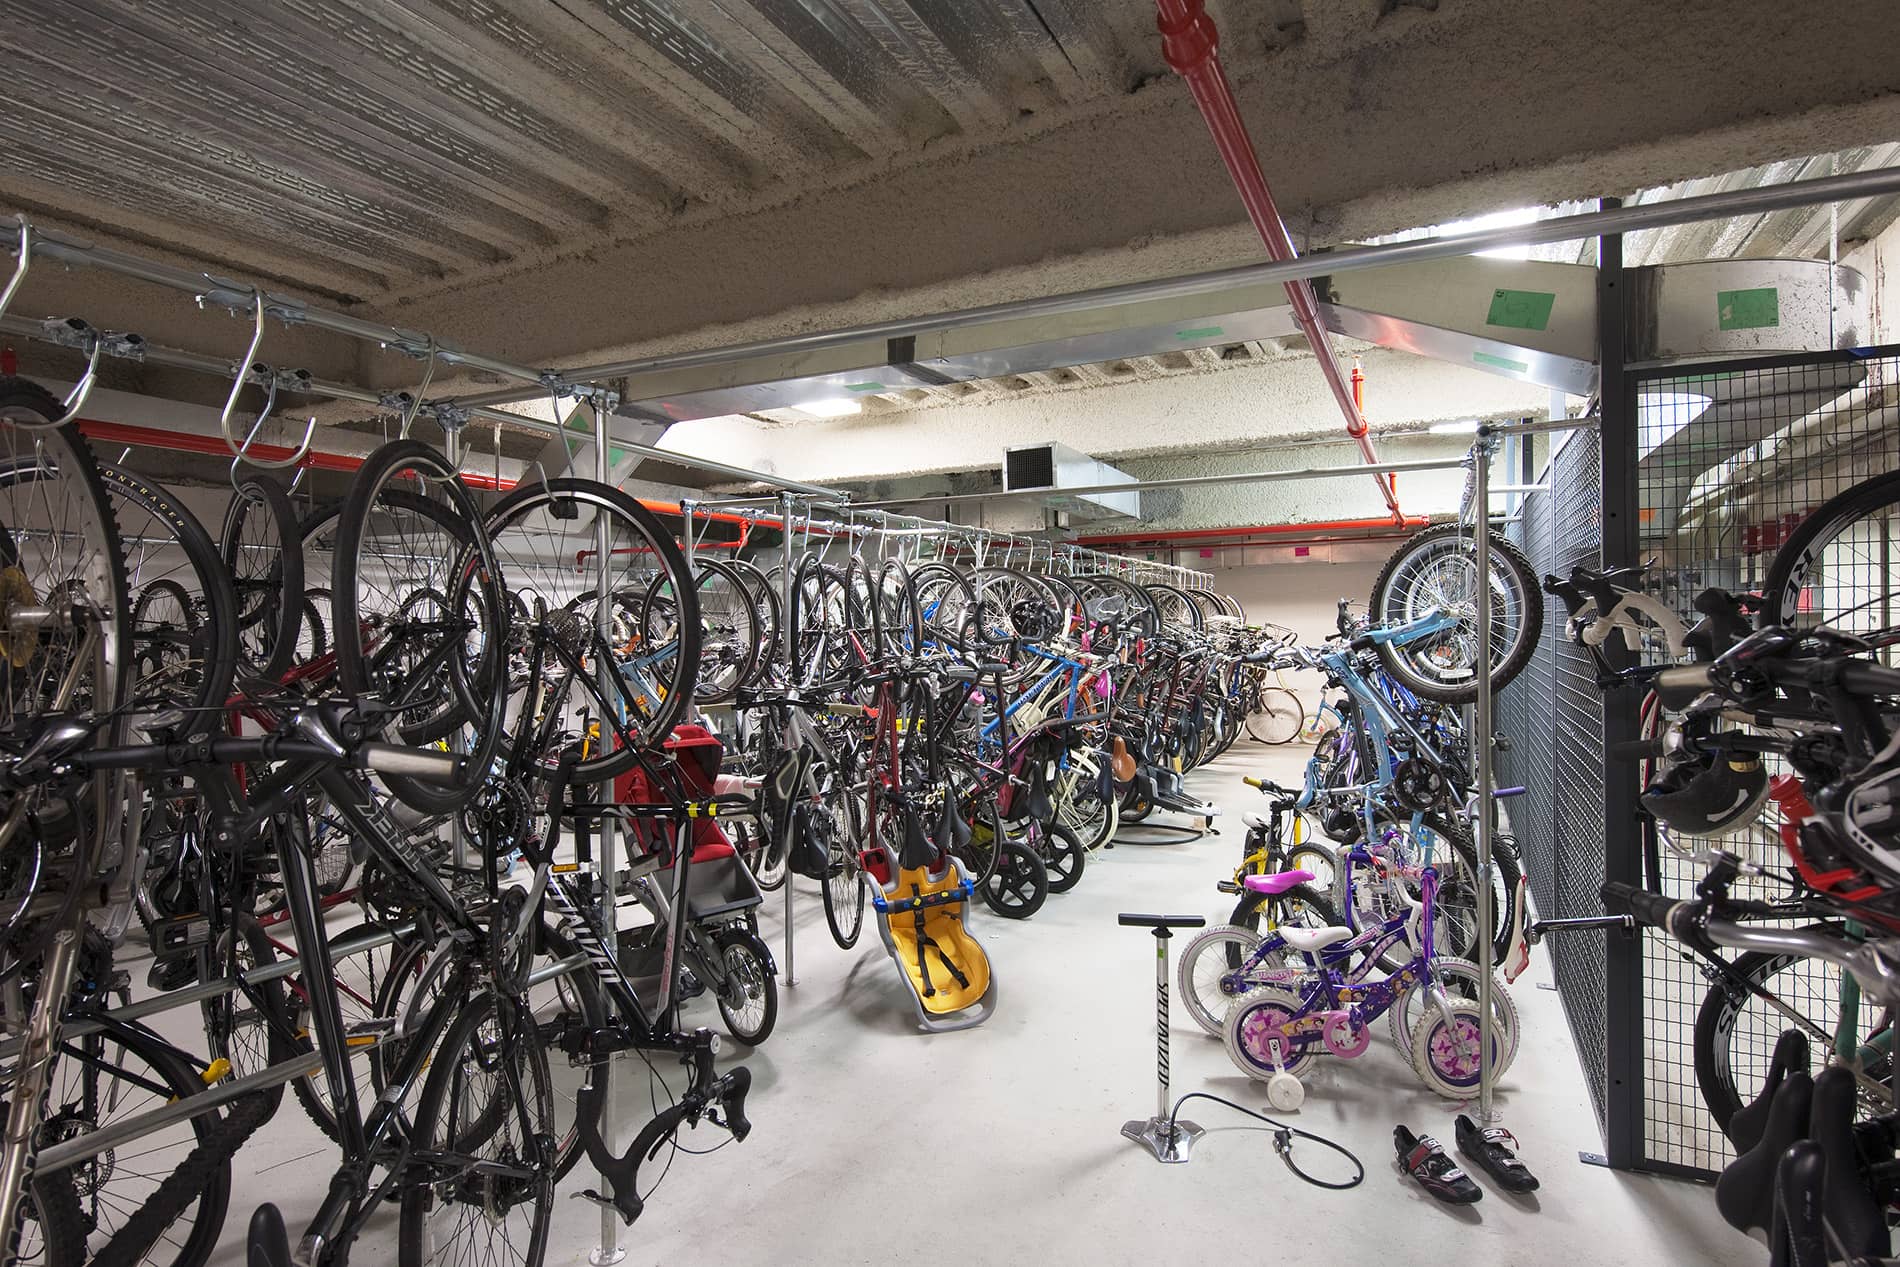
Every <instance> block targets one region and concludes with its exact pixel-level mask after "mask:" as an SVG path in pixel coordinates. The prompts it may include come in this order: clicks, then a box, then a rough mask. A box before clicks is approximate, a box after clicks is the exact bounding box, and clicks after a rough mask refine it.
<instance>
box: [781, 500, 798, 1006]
mask: <svg viewBox="0 0 1900 1267" xmlns="http://www.w3.org/2000/svg"><path fill="white" fill-rule="evenodd" d="M778 514H779V526H780V527H781V528H783V529H784V532H783V533H782V534H781V535H782V538H783V539H782V540H781V541H780V543H779V557H780V560H781V563H782V566H781V567H780V569H779V600H780V601H779V620H780V621H781V622H782V627H781V628H780V630H779V643H780V645H782V646H783V647H784V648H785V682H786V685H787V686H789V685H791V683H792V680H793V678H794V677H795V676H796V675H797V672H798V650H797V648H796V647H794V646H793V645H792V644H793V641H794V638H793V635H794V634H795V633H796V632H797V631H796V630H794V629H793V628H792V624H791V622H792V565H793V562H794V560H793V558H792V495H791V494H790V493H780V494H779V495H778ZM791 843H792V842H791V841H789V840H788V841H785V842H784V844H785V847H786V848H787V849H789V848H791ZM794 878H795V877H794V876H793V875H792V873H791V870H790V868H789V867H788V868H787V869H786V872H785V984H786V985H787V986H794V985H797V984H798V973H797V970H796V961H795V960H794V958H793V954H792V942H793V935H792V889H793V887H794V885H793V883H792V881H793V879H794Z"/></svg>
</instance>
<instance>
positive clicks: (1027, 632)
mask: <svg viewBox="0 0 1900 1267" xmlns="http://www.w3.org/2000/svg"><path fill="white" fill-rule="evenodd" d="M1009 623H1010V624H1011V625H1012V626H1014V627H1015V630H1016V636H1017V637H1018V638H1022V639H1024V640H1026V641H1029V642H1041V641H1043V640H1044V639H1046V638H1050V637H1053V636H1054V634H1055V632H1056V613H1055V612H1054V611H1053V610H1052V609H1051V608H1050V606H1049V604H1048V603H1046V602H1043V601H1041V600H1040V599H1034V598H1023V599H1018V600H1017V601H1016V602H1014V603H1011V604H1010V607H1009Z"/></svg>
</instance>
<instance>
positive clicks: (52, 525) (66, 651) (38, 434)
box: [0, 378, 131, 981]
mask: <svg viewBox="0 0 1900 1267" xmlns="http://www.w3.org/2000/svg"><path fill="white" fill-rule="evenodd" d="M62 412H63V411H62V410H61V408H60V404H59V402H58V401H57V400H54V399H53V397H52V396H51V395H49V394H48V393H47V392H46V391H45V390H44V389H42V388H40V387H39V386H38V385H36V384H33V383H29V382H27V381H26V380H24V379H17V378H0V735H4V736H5V737H6V738H7V739H8V741H9V743H11V744H14V745H18V746H20V747H24V746H25V745H26V744H27V743H29V742H31V740H32V738H33V736H34V735H35V733H36V732H37V731H38V729H39V726H40V724H41V721H42V719H44V718H45V717H46V716H47V715H48V714H50V713H54V712H59V713H64V714H66V715H67V716H68V717H72V718H75V719H77V720H80V721H84V720H86V719H88V718H93V717H103V716H107V715H111V714H114V713H116V711H117V710H118V709H119V707H120V706H121V705H122V704H123V703H124V702H125V699H126V689H127V684H128V682H129V679H130V676H131V675H130V673H129V672H127V671H126V665H127V663H128V655H127V652H128V650H129V648H130V645H131V642H130V627H129V626H130V616H131V604H130V602H129V600H128V598H127V594H126V580H125V557H124V554H123V552H122V550H121V544H120V537H119V530H118V524H117V521H116V516H115V515H114V514H113V510H112V505H111V502H110V501H109V500H108V498H107V496H106V493H105V489H104V487H103V485H102V483H101V481H100V478H99V471H98V467H97V465H96V464H95V463H94V461H93V457H92V453H91V451H90V450H89V449H87V447H86V442H85V440H84V439H82V438H81V437H80V434H79V431H78V429H77V428H75V427H61V428H59V429H57V430H47V429H45V425H44V424H45V423H46V422H47V421H48V420H49V419H53V418H57V417H59V416H60V414H61V413H62ZM16 423H18V424H21V425H15V424H16ZM29 428H31V429H29ZM42 606H44V607H48V608H52V609H56V610H57V611H59V612H61V613H64V612H67V611H79V612H83V613H84V615H83V618H81V619H79V620H64V619H61V620H58V621H56V622H55V623H51V624H47V625H40V624H37V623H36V624H32V625H29V626H26V627H24V628H22V629H19V630H17V631H16V630H15V629H14V628H13V627H12V621H11V619H10V618H9V617H8V616H7V613H9V612H11V611H14V610H16V609H31V608H38V607H42ZM125 729H126V722H125V721H124V719H123V718H119V719H116V720H114V721H112V722H110V723H108V724H106V725H105V726H104V727H102V728H101V729H100V730H99V732H98V733H97V735H96V737H95V739H94V742H95V743H96V744H97V745H99V746H101V747H106V746H111V745H114V744H117V743H119V742H121V741H122V738H123V735H124V732H125ZM120 785H121V780H119V779H118V778H116V777H100V778H95V779H93V780H91V781H90V782H89V783H87V784H81V785H79V786H78V787H77V788H74V787H71V786H66V785H53V784H36V785H35V786H32V787H28V788H25V789H22V790H20V791H17V792H12V793H7V794H4V795H0V821H7V820H10V819H12V818H14V817H15V816H16V815H17V816H21V817H22V818H24V820H25V822H26V823H27V824H28V825H29V830H26V831H17V832H15V833H14V834H13V836H12V838H11V840H10V841H9V842H8V843H7V844H6V845H5V847H4V848H0V981H4V980H6V979H8V978H11V977H12V976H14V975H16V974H17V973H18V972H19V971H20V969H21V967H22V966H23V965H24V964H26V963H29V962H31V961H33V960H35V959H36V958H37V957H38V956H39V955H40V953H41V952H43V951H44V950H45V948H46V946H47V945H48V944H49V943H50V941H51V938H52V936H53V934H54V933H55V932H56V931H57V930H59V929H61V928H65V927H69V926H70V917H71V915H72V910H73V906H74V904H75V903H76V902H77V901H78V900H79V896H80V894H81V893H82V892H83V891H84V890H85V889H86V887H87V886H88V885H89V884H90V882H91V880H92V879H93V877H94V874H95V872H96V871H97V869H98V865H99V861H100V859H101V857H102V856H103V851H104V849H105V846H106V841H107V839H108V838H109V837H111V836H116V828H117V825H118V824H117V822H116V817H117V815H118V814H119V813H121V812H122V810H121V807H119V806H118V805H117V804H116V803H115V800H114V791H115V789H117V788H118V787H119V786H120ZM53 895H57V896H58V898H59V900H58V901H56V902H51V903H47V902H41V903H39V904H37V906H36V905H35V901H34V899H35V898H36V896H38V897H50V896H53ZM30 907H32V908H34V909H33V916H32V918H30V919H29V918H26V915H27V912H28V910H29V908H30Z"/></svg>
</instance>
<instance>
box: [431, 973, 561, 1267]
mask: <svg viewBox="0 0 1900 1267" xmlns="http://www.w3.org/2000/svg"><path fill="white" fill-rule="evenodd" d="M520 1010H521V1009H520V1008H519V1006H518V1004H517V1003H516V1002H515V1001H514V1000H512V999H506V998H503V997H502V996H500V995H496V994H492V993H491V994H482V995H478V996H477V997H475V998H474V999H471V1000H470V1001H469V1002H468V1003H467V1004H466V1005H465V1006H463V1008H462V1009H461V1011H460V1013H459V1014H458V1015H457V1016H456V1017H455V1019H454V1020H453V1021H452V1022H451V1023H450V1025H449V1030H448V1033H447V1035H446V1036H445V1037H444V1038H443V1040H442V1044H441V1046H440V1047H439V1048H438V1049H437V1052H436V1056H435V1058H434V1060H432V1061H431V1063H430V1066H429V1076H428V1080H427V1081H426V1082H425V1083H424V1084H423V1089H422V1098H421V1100H420V1102H419V1104H418V1106H417V1109H416V1117H415V1126H414V1129H413V1138H414V1139H415V1140H416V1141H417V1143H418V1145H419V1146H420V1148H421V1149H422V1150H423V1151H424V1152H425V1153H427V1154H428V1155H430V1156H431V1157H432V1158H440V1157H441V1156H442V1155H443V1154H446V1153H451V1152H462V1151H468V1150H471V1149H474V1148H477V1147H481V1146H483V1145H486V1144H489V1143H491V1142H494V1141H495V1140H496V1139H497V1138H498V1137H500V1136H502V1135H503V1128H504V1125H505V1124H506V1123H504V1122H503V1121H501V1120H497V1119H498V1117H499V1118H514V1119H518V1120H515V1121H513V1123H512V1124H513V1126H514V1127H515V1130H514V1131H513V1132H510V1133H509V1134H508V1135H507V1136H506V1138H504V1139H503V1140H502V1144H501V1149H502V1154H503V1156H502V1158H489V1159H483V1160H487V1161H489V1162H490V1163H491V1164H492V1163H495V1162H498V1161H501V1160H504V1159H507V1160H510V1161H512V1163H513V1164H514V1165H515V1166H519V1167H525V1168H526V1169H527V1170H528V1171H529V1172H530V1175H531V1177H530V1178H527V1179H525V1180H520V1181H517V1182H518V1184H519V1187H515V1188H510V1189H508V1190H507V1191H506V1193H505V1194H504V1191H503V1189H502V1188H501V1184H502V1182H503V1179H502V1177H501V1176H500V1175H499V1174H492V1173H491V1174H489V1175H487V1176H486V1177H484V1178H483V1179H482V1181H481V1182H480V1183H478V1184H476V1185H474V1186H473V1187H472V1188H463V1187H462V1186H461V1180H463V1179H465V1178H466V1172H463V1173H461V1174H450V1175H448V1176H446V1177H443V1178H433V1177H431V1176H429V1175H423V1176H419V1177H418V1178H417V1180H416V1181H415V1182H406V1183H405V1184H404V1187H403V1191H402V1215H401V1220H402V1221H401V1225H400V1234H399V1242H398V1255H399V1261H400V1262H401V1264H402V1267H424V1265H425V1264H426V1263H428V1262H430V1261H432V1258H433V1255H431V1254H430V1253H429V1252H428V1247H427V1245H426V1244H425V1242H437V1241H440V1240H442V1239H443V1238H440V1237H432V1236H430V1235H429V1228H428V1226H427V1224H428V1216H429V1215H430V1214H432V1213H434V1212H435V1211H436V1209H437V1208H438V1207H440V1206H443V1205H446V1204H448V1203H449V1202H451V1201H454V1203H455V1204H459V1205H465V1206H467V1207H468V1208H469V1209H471V1210H475V1211H477V1212H478V1215H479V1217H478V1218H476V1219H475V1220H474V1224H473V1225H472V1226H473V1227H474V1230H473V1231H472V1232H471V1239H472V1238H473V1237H474V1236H478V1235H480V1233H481V1230H482V1228H481V1226H480V1225H486V1227H487V1232H488V1236H489V1239H490V1241H491V1243H492V1242H493V1241H494V1240H495V1239H496V1238H497V1237H499V1238H500V1244H501V1246H502V1248H503V1250H504V1251H505V1253H503V1254H500V1255H495V1256H496V1257H501V1258H506V1259H509V1260H514V1259H519V1260H520V1261H522V1262H525V1263H529V1264H539V1263H541V1262H542V1261H543V1259H544V1258H545V1256H546V1254H547V1240H548V1228H549V1224H550V1222H551V1221H552V1217H553V1210H554V1166H553V1163H552V1159H551V1158H548V1157H545V1156H542V1155H541V1153H542V1150H543V1147H544V1144H543V1141H545V1140H546V1139H547V1138H548V1136H549V1135H550V1134H551V1133H552V1132H551V1129H550V1128H551V1125H552V1121H553V1113H554V1111H553V1100H552V1093H551V1091H550V1087H549V1079H548V1066H547V1059H546V1053H545V1052H544V1051H543V1050H542V1047H541V1044H540V1043H539V1042H523V1041H519V1038H518V1035H519V1031H520V1029H521V1027H522V1024H523V1020H522V1017H521V1016H520V1015H519V1014H518V1013H519V1012H520ZM526 1024H527V1025H528V1026H533V1024H534V1021H533V1018H532V1017H531V1016H530V1017H528V1018H527V1020H526ZM484 1026H492V1035H491V1034H490V1033H488V1032H485V1031H484ZM464 1053H468V1054H469V1055H470V1056H472V1057H473V1061H472V1063H473V1065H474V1067H475V1069H476V1070H477V1071H478V1072H481V1071H484V1066H487V1065H493V1066H495V1067H497V1068H500V1067H501V1066H504V1065H507V1064H512V1063H514V1062H516V1061H519V1062H520V1064H519V1065H518V1066H517V1067H516V1068H515V1069H514V1071H513V1076H512V1077H503V1078H494V1079H493V1081H494V1082H496V1083H498V1084H500V1085H501V1086H502V1087H504V1088H506V1089H507V1094H508V1097H509V1099H512V1100H513V1103H512V1104H511V1103H509V1102H508V1101H507V1100H500V1101H499V1115H498V1114H497V1113H496V1112H494V1111H492V1110H493V1109H494V1107H495V1106H491V1105H483V1106H481V1109H482V1111H481V1112H480V1113H478V1114H477V1115H476V1116H475V1117H474V1118H473V1119H472V1120H473V1121H474V1122H476V1123H479V1124H481V1129H480V1130H479V1131H477V1130H474V1129H472V1128H470V1127H468V1126H467V1125H466V1124H464V1123H461V1122H460V1120H459V1109H460V1107H461V1100H462V1098H463V1096H464V1095H468V1094H480V1093H481V1088H479V1087H478V1086H477V1085H476V1084H475V1081H474V1079H473V1078H471V1077H469V1076H468V1064H469V1062H468V1061H466V1060H465V1058H464ZM517 1089H519V1096H518V1098H517V1095H516V1092H517ZM488 1091H489V1094H490V1095H491V1096H494V1095H495V1094H496V1092H495V1088H492V1087H491V1088H488ZM445 1110H447V1111H448V1112H447V1115H446V1116H445ZM458 1127H460V1129H461V1131H462V1135H458V1133H457V1132H458ZM476 1135H479V1136H480V1138H465V1137H463V1136H471V1137H472V1136H476ZM441 1164H442V1163H441V1162H440V1161H439V1160H436V1161H433V1162H432V1163H431V1167H430V1168H431V1170H433V1169H434V1168H436V1167H439V1166H440V1165H441ZM476 1164H477V1165H479V1164H480V1163H479V1161H477V1163H476ZM517 1195H519V1196H521V1197H522V1198H524V1200H516V1199H514V1198H516V1197H517ZM469 1196H475V1197H476V1198H477V1199H476V1200H473V1201H471V1200H469V1199H468V1197H469ZM525 1201H531V1202H532V1203H533V1207H534V1208H533V1211H532V1213H531V1214H530V1216H529V1225H528V1227H527V1228H526V1229H525V1232H526V1235H525V1236H524V1235H522V1234H521V1233H520V1232H519V1231H516V1230H514V1229H513V1228H510V1227H508V1226H507V1224H509V1223H510V1222H511V1221H512V1220H511V1218H510V1216H512V1215H513V1214H514V1212H515V1210H516V1209H517V1208H519V1207H520V1205H522V1204H524V1203H525ZM496 1214H499V1215H500V1216H501V1217H495V1215H496Z"/></svg>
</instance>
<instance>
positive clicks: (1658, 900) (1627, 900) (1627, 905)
mask: <svg viewBox="0 0 1900 1267" xmlns="http://www.w3.org/2000/svg"><path fill="white" fill-rule="evenodd" d="M1597 892H1598V895H1599V896H1600V897H1602V899H1603V909H1604V910H1605V911H1607V912H1609V913H1610V914H1611V915H1628V916H1631V917H1632V918H1634V919H1635V920H1636V922H1637V923H1639V924H1648V925H1650V926H1651V927H1652V928H1662V929H1667V928H1668V927H1669V916H1670V913H1671V912H1673V911H1674V910H1675V909H1676V907H1677V906H1679V905H1680V903H1678V902H1677V901H1676V900H1675V899H1674V898H1667V897H1664V896H1663V895H1662V894H1660V893H1651V892H1650V891H1649V890H1648V889H1639V888H1637V887H1636V886H1635V885H1633V884H1625V883H1623V882H1622V881H1621V880H1605V881H1604V882H1603V887H1602V888H1601V889H1599V890H1598V891H1597Z"/></svg>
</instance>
